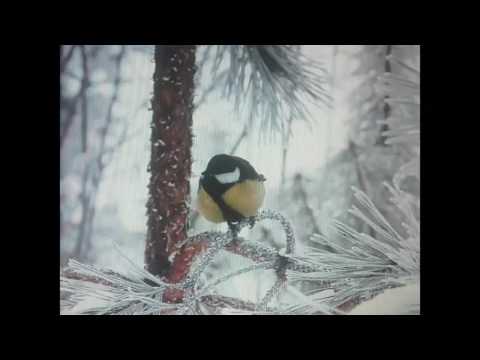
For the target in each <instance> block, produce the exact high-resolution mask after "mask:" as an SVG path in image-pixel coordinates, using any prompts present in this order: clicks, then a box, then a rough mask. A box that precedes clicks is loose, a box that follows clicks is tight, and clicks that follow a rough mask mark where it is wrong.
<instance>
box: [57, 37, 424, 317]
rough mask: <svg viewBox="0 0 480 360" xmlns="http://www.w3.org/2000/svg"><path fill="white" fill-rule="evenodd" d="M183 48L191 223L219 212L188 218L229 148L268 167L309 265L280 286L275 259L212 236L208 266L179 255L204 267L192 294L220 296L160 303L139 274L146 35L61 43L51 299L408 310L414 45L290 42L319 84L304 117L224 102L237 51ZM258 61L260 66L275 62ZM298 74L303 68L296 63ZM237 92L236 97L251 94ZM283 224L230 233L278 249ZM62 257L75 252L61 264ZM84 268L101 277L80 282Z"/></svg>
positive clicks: (412, 270) (102, 307)
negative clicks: (56, 270) (124, 40)
mask: <svg viewBox="0 0 480 360" xmlns="http://www.w3.org/2000/svg"><path fill="white" fill-rule="evenodd" d="M244 47H246V48H248V46H244ZM266 47H267V49H268V46H266ZM270 47H271V48H274V47H275V46H270ZM193 48H194V52H195V59H194V61H195V63H196V71H195V72H194V85H193V89H192V90H193V94H194V97H193V108H192V109H191V113H192V114H191V115H192V134H193V138H192V144H191V157H192V159H191V160H192V162H191V176H190V178H189V185H190V198H188V199H186V200H188V201H187V206H188V208H189V213H188V224H189V226H188V236H194V235H195V234H200V233H205V232H212V231H216V232H222V233H225V232H226V231H227V226H226V224H220V225H215V224H212V223H209V222H207V221H205V220H204V219H203V218H201V217H199V216H198V214H197V213H196V211H195V195H196V191H197V188H198V180H199V174H200V173H201V172H202V171H203V170H204V169H205V167H206V164H207V162H208V160H209V159H210V158H211V157H212V156H213V155H215V154H218V153H231V154H235V155H237V156H240V157H243V158H245V159H247V160H248V161H250V162H251V163H252V164H253V165H254V167H255V168H256V169H257V170H258V171H259V172H260V173H262V174H264V175H265V177H266V179H267V182H266V183H265V184H266V199H265V203H264V205H263V209H269V210H273V211H274V212H278V213H280V214H282V215H283V216H284V217H285V218H286V219H287V220H288V222H289V223H290V224H291V226H292V228H293V234H294V238H295V251H294V253H293V254H294V258H292V259H293V260H294V261H295V262H297V263H298V264H301V266H303V268H306V267H309V266H310V268H311V269H312V270H311V271H306V270H305V271H303V270H302V271H299V270H298V269H299V268H300V267H301V266H300V265H298V266H297V268H295V269H294V268H289V271H287V278H288V283H285V282H283V283H282V284H281V285H279V286H277V283H279V282H278V281H277V280H276V279H277V274H276V273H275V272H274V271H271V268H272V267H270V270H268V269H269V268H268V267H262V266H261V263H260V264H259V266H258V268H252V264H253V262H252V261H251V259H249V258H247V257H244V256H238V254H237V255H234V254H232V253H230V252H228V251H223V250H222V251H220V252H218V253H216V254H215V257H214V258H212V259H210V260H209V261H208V264H207V262H206V260H205V261H204V262H202V261H198V263H194V264H192V269H190V268H189V271H191V272H192V273H194V272H195V269H196V267H202V266H203V265H205V269H204V271H203V270H202V271H201V272H200V271H198V281H197V282H196V283H195V284H194V285H189V286H191V287H193V288H195V289H194V290H192V294H193V292H201V291H200V290H199V289H206V290H205V293H208V294H210V295H211V296H217V295H218V296H221V299H222V301H223V302H222V304H220V305H219V302H218V298H217V302H214V304H213V305H212V304H211V303H210V304H209V305H208V306H207V305H206V304H204V303H202V304H200V303H201V301H200V300H198V298H196V300H195V301H197V302H196V303H195V306H193V305H192V304H193V303H194V300H192V299H193V295H189V296H190V297H188V296H186V295H185V299H187V300H188V299H190V300H191V302H190V303H189V305H188V304H187V303H188V301H184V302H181V303H179V302H173V303H174V304H173V305H172V302H169V301H165V297H164V294H165V290H166V288H162V286H164V285H165V284H164V283H158V284H157V285H156V287H155V286H152V284H148V283H145V282H142V279H144V278H145V277H147V276H149V275H148V274H146V270H143V269H144V265H145V256H146V239H147V234H148V226H149V225H148V224H149V221H148V218H149V211H150V210H151V209H150V210H149V211H147V202H148V200H149V196H150V195H149V182H150V180H151V168H150V161H151V156H152V153H151V151H152V150H151V149H152V148H153V147H155V146H159V145H158V144H157V145H155V144H152V125H151V124H152V102H151V100H152V96H153V95H154V94H153V89H154V85H153V84H154V81H153V75H154V72H155V65H156V64H155V46H153V45H148V46H139V45H64V46H62V47H61V58H60V70H61V79H60V80H61V118H60V132H61V139H60V140H61V141H60V144H61V149H60V160H61V171H60V195H61V202H60V209H61V219H60V262H61V269H60V271H61V289H62V293H61V306H62V313H64V314H82V313H83V314H100V313H121V312H123V313H125V314H142V313H155V314H157V313H184V314H206V313H208V314H211V313H212V314H255V313H258V314H260V313H273V314H419V313H420V307H419V306H420V295H419V292H420V280H419V273H420V263H419V259H420V244H419V241H420V235H419V233H420V230H419V227H420V199H419V198H420V169H419V164H420V162H419V161H420V160H419V159H420V128H419V126H420V115H419V113H420V46H418V45H303V46H292V47H291V51H292V54H293V55H292V56H296V55H295V54H299V55H298V56H299V57H301V58H302V59H303V60H304V61H310V60H311V61H313V62H315V63H316V65H315V67H311V71H312V72H313V73H312V77H316V78H317V80H318V84H320V87H318V88H317V90H318V95H319V96H317V97H316V98H314V100H313V101H308V100H309V99H308V96H306V95H301V96H300V97H299V99H300V101H302V103H303V104H304V106H305V110H307V111H308V115H306V116H305V117H304V118H302V116H301V115H302V114H301V113H300V112H298V111H293V110H291V108H292V106H294V105H295V104H293V105H292V104H290V103H288V101H289V100H286V104H285V106H283V105H282V107H281V109H282V111H284V112H285V114H282V115H278V118H282V119H284V120H282V121H280V120H278V122H275V121H277V120H275V118H276V116H275V115H272V114H268V113H266V112H261V111H260V112H257V113H256V115H254V116H252V112H251V109H252V107H255V106H260V107H261V106H264V105H262V104H260V105H259V104H255V103H254V102H253V103H252V102H250V103H248V102H247V101H245V102H244V103H242V99H240V104H237V103H236V101H238V100H239V98H238V96H235V95H238V94H237V93H238V92H239V91H238V90H235V89H234V90H232V89H231V88H232V84H234V83H235V81H237V82H238V79H237V80H235V79H234V78H232V77H231V73H232V72H233V71H234V70H232V69H233V68H235V66H237V67H239V66H240V65H239V63H240V62H241V61H247V60H245V58H242V57H241V54H243V53H242V52H241V51H243V50H241V49H240V50H239V47H235V46H232V47H231V49H229V46H224V45H222V46H196V47H193ZM259 49H260V50H261V49H263V48H260V47H259ZM270 50H271V49H270ZM222 51H223V52H227V51H229V54H230V55H229V56H230V57H229V56H228V55H225V54H223V56H222ZM255 51H256V49H255ZM289 51H290V50H289ZM257 53H258V54H260V55H261V54H262V52H261V51H258V52H257ZM232 54H233V55H232ZM235 54H237V55H238V56H239V57H238V59H235V60H234V59H233V56H234V55H235ZM271 54H274V55H275V54H276V53H275V51H274V50H272V52H271ZM278 54H279V58H280V59H281V56H282V53H281V52H279V53H278ZM263 59H264V60H265V59H266V58H263ZM274 59H275V57H274ZM308 59H309V60H308ZM249 60H250V61H251V58H250V59H249ZM280 63H281V61H280ZM265 64H266V65H267V66H266V67H265V69H266V71H267V72H268V71H272V69H273V70H274V67H269V66H268V61H267V62H266V63H265ZM286 66H289V65H288V64H287V65H286ZM292 66H293V65H292ZM240 68H242V67H241V66H240ZM253 69H255V67H253ZM173 71H174V72H175V70H173ZM247 72H248V69H247ZM254 72H255V70H252V73H254ZM237 73H238V71H237ZM272 74H273V75H272ZM272 74H270V75H271V76H278V74H277V75H276V74H275V71H272ZM292 74H297V73H296V72H292ZM268 75H269V74H267V75H265V74H260V75H259V77H261V76H268ZM296 80H298V81H299V82H302V81H307V80H305V78H302V77H301V76H300V75H299V76H298V78H296ZM262 81H265V80H264V79H263V80H262ZM254 84H255V82H254ZM236 85H238V83H237V84H236ZM229 89H230V90H229ZM292 89H293V88H292ZM229 91H230V93H234V95H233V96H229V95H231V94H229ZM235 92H237V93H235ZM240 93H241V95H242V96H243V97H244V99H247V96H246V94H247V92H243V93H242V92H240ZM293 93H294V90H292V94H293ZM287 95H288V94H287ZM307 95H308V94H307ZM312 98H313V97H312ZM281 99H282V98H281ZM286 99H288V98H286ZM261 100H262V99H260V100H259V101H261ZM303 100H305V101H303ZM310 100H311V99H310ZM292 101H293V100H292ZM272 106H273V105H272ZM269 116H271V117H269ZM262 117H263V118H262ZM267 118H268V119H267ZM267 120H268V121H267ZM174 169H175V167H174ZM173 186H174V185H173ZM265 217H266V218H267V219H272V217H269V215H268V214H266V215H265ZM284 230H285V228H284V227H282V226H279V224H278V223H276V222H275V221H266V222H264V221H259V222H257V224H256V225H255V227H254V228H253V229H251V230H250V229H248V228H244V229H243V230H242V232H241V236H242V238H243V239H245V240H246V241H252V243H253V242H254V243H257V244H261V245H263V246H265V247H268V248H269V249H272V251H273V252H275V253H276V254H277V253H278V251H280V254H284V253H285V246H286V245H285V232H284ZM287 238H288V234H287ZM290 256H292V254H290ZM71 259H73V260H76V261H78V262H75V261H73V262H72V261H71V262H70V266H69V260H71ZM293 260H292V261H293ZM297 263H296V264H297ZM89 265H91V267H90V266H89ZM272 266H273V265H272ZM202 269H203V268H202ZM236 270H239V271H238V273H236ZM297 270H298V271H297ZM141 271H144V272H143V273H142V272H141ZM69 272H70V274H72V273H77V275H78V274H80V275H81V276H80V275H79V276H71V275H68V273H69ZM112 274H123V275H118V276H117V275H115V278H114V279H113V278H111V277H108V276H112ZM195 274H197V273H195ZM228 274H232V275H231V276H225V275H228ZM87 275H92V276H93V275H95V276H96V277H97V279H100V278H101V279H103V280H102V281H94V282H88V281H85V277H87ZM82 276H84V277H83V278H82ZM194 277H195V276H194ZM222 277H225V278H224V279H222ZM195 278H197V277H195ZM122 279H123V280H122ZM107 280H108V281H110V283H108V281H107ZM113 283H115V284H114V286H112V284H113ZM127 283H128V284H127ZM165 286H166V285H165ZM185 286H186V285H185ZM272 286H273V287H272ZM156 288H158V289H159V290H161V291H162V292H158V291H157V290H155V289H156ZM207 288H208V289H207ZM112 289H116V290H112ZM118 289H121V290H118ZM152 289H153V290H152ZM186 289H187V287H185V288H183V290H185V291H186ZM188 289H189V291H190V290H191V289H190V288H188ZM117 290H118V291H117ZM183 290H182V291H183ZM202 291H203V290H202ZM162 296H163V297H162ZM266 297H268V299H266ZM147 298H148V299H147ZM227 298H228V299H235V300H234V301H233V303H232V302H230V303H229V302H228V301H226V300H225V299H227ZM159 299H160V300H159ZM161 299H163V300H161ZM209 299H210V300H211V298H209ZM155 300H158V301H157V302H156V303H153V301H155ZM119 303H122V304H127V305H128V304H130V303H131V304H132V306H131V307H128V306H127V307H125V306H124V307H120V305H119ZM179 304H180V305H179ZM185 304H187V305H188V306H187V305H185ZM232 304H233V305H232ZM238 304H243V305H245V304H247V305H245V306H243V305H242V306H237V305H238ZM248 304H261V306H260V307H257V306H254V307H253V308H252V306H249V305H248ZM133 305H135V306H133ZM267 305H268V306H267ZM120 308H121V311H120V310H119V311H112V309H117V310H118V309H120Z"/></svg>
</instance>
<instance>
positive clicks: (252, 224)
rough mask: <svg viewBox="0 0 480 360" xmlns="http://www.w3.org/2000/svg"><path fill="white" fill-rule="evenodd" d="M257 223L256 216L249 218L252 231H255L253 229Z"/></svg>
mask: <svg viewBox="0 0 480 360" xmlns="http://www.w3.org/2000/svg"><path fill="white" fill-rule="evenodd" d="M256 222H257V219H256V217H255V216H250V217H249V218H248V225H249V227H250V229H253V227H254V226H255V223H256Z"/></svg>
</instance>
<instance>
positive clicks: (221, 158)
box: [202, 154, 265, 182]
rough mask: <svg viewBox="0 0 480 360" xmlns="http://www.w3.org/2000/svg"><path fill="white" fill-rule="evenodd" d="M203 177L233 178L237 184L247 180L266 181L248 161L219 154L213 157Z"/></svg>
mask: <svg viewBox="0 0 480 360" xmlns="http://www.w3.org/2000/svg"><path fill="white" fill-rule="evenodd" d="M202 175H203V176H204V177H210V176H214V177H217V178H218V176H220V178H221V177H222V176H223V177H224V178H225V179H227V178H231V179H232V180H234V181H235V182H237V181H243V180H246V179H252V180H262V181H264V180H265V178H264V177H263V176H262V175H259V174H258V173H257V172H256V171H255V169H254V167H253V166H252V165H251V164H250V163H249V162H248V161H247V160H245V159H242V158H240V157H238V156H232V155H227V154H218V155H215V156H214V157H212V158H211V159H210V161H209V162H208V165H207V169H206V170H205V171H204V172H203V173H202Z"/></svg>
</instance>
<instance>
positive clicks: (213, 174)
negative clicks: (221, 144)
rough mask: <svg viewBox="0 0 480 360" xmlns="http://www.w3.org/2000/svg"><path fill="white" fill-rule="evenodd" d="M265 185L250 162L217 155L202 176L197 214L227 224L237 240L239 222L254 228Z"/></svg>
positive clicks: (260, 175) (225, 155) (261, 176)
mask: <svg viewBox="0 0 480 360" xmlns="http://www.w3.org/2000/svg"><path fill="white" fill-rule="evenodd" d="M265 181H266V179H265V177H264V176H263V175H262V174H259V173H257V171H256V170H255V168H254V167H253V166H252V165H251V164H250V163H249V162H248V161H247V160H245V159H242V158H240V157H238V156H233V155H227V154H218V155H215V156H213V157H212V158H211V159H210V161H209V162H208V164H207V168H206V169H205V171H204V172H202V174H201V176H200V180H199V185H198V193H197V195H198V196H197V210H198V212H199V213H200V214H201V215H202V216H203V217H204V218H205V219H207V220H208V221H210V222H213V223H223V222H227V224H228V227H229V229H230V230H231V231H232V232H233V233H234V236H236V234H237V233H238V228H237V226H238V223H239V222H240V221H242V220H244V219H249V222H250V226H251V227H253V225H254V223H255V221H254V218H255V215H256V214H257V211H258V209H259V208H260V207H261V206H262V204H263V201H264V199H265V185H264V182H265Z"/></svg>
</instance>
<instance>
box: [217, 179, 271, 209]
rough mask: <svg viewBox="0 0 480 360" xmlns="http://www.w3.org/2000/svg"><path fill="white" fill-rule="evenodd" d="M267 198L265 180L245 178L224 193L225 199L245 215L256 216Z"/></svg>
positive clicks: (229, 204)
mask: <svg viewBox="0 0 480 360" xmlns="http://www.w3.org/2000/svg"><path fill="white" fill-rule="evenodd" d="M264 198H265V186H264V185H263V182H260V181H256V180H245V181H242V182H241V183H238V184H235V185H234V186H232V187H231V188H230V189H228V190H227V191H226V192H225V193H224V194H223V200H224V201H225V203H226V204H227V205H228V206H230V207H231V208H232V209H234V210H236V211H238V212H239V213H240V214H242V215H243V216H246V217H247V216H255V215H256V214H257V210H258V208H259V207H260V206H262V203H263V199H264Z"/></svg>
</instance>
